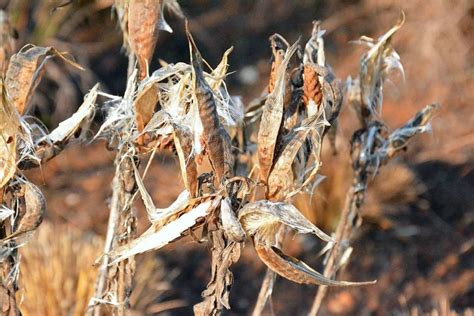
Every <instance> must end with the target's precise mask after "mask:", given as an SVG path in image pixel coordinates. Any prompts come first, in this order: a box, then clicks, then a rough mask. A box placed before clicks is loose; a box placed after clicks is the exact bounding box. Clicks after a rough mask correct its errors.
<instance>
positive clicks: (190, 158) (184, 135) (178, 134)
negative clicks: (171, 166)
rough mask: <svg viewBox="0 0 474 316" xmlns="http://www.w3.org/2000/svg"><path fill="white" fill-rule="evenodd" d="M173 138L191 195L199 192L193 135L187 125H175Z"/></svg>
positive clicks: (182, 173)
mask: <svg viewBox="0 0 474 316" xmlns="http://www.w3.org/2000/svg"><path fill="white" fill-rule="evenodd" d="M173 139H174V144H175V148H176V152H177V154H178V159H179V165H180V169H181V176H182V177H183V181H184V185H185V187H186V190H188V191H189V193H190V194H191V197H196V194H197V185H198V183H197V166H196V161H195V160H194V153H193V135H192V134H191V131H190V130H189V129H188V128H187V127H185V126H179V125H174V126H173Z"/></svg>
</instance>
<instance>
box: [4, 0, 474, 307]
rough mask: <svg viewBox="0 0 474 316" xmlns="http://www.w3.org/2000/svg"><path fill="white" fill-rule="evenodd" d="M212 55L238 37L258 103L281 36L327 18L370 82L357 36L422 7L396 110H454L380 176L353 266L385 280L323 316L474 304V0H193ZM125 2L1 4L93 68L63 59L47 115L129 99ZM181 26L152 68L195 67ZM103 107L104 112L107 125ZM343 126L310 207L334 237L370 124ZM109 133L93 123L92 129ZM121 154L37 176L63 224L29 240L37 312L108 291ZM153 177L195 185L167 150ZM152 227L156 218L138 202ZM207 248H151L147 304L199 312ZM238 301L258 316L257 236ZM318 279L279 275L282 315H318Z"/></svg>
mask: <svg viewBox="0 0 474 316" xmlns="http://www.w3.org/2000/svg"><path fill="white" fill-rule="evenodd" d="M179 3H180V5H181V6H182V9H183V11H184V14H185V16H186V17H187V18H188V19H189V22H190V27H191V30H192V32H193V34H194V37H195V38H196V41H197V43H198V46H199V47H200V49H201V52H202V53H203V56H204V58H205V59H206V60H207V61H208V62H209V63H210V64H211V65H216V64H217V63H218V62H219V60H220V58H221V56H222V54H223V53H224V51H225V50H226V49H227V48H229V47H230V46H233V47H234V51H233V52H232V54H231V55H230V60H229V64H230V72H231V74H230V75H229V76H228V78H227V80H226V82H227V86H228V88H229V90H230V92H231V93H232V94H234V95H241V96H242V97H243V100H244V102H245V104H248V102H249V101H251V100H252V99H253V98H255V97H257V96H259V95H260V93H261V92H262V91H263V89H265V87H266V84H267V79H268V74H269V71H270V56H271V50H270V47H269V43H268V37H269V36H270V35H272V34H273V33H275V32H277V33H280V34H281V35H283V36H284V37H285V38H286V39H288V41H289V42H294V41H296V40H297V39H298V38H299V37H300V36H301V37H302V40H303V41H305V40H306V39H307V38H308V37H309V36H310V33H311V29H312V23H311V22H312V21H313V20H315V19H317V20H321V21H323V23H322V28H323V29H326V30H327V32H326V35H325V46H326V59H327V61H328V62H329V63H330V64H331V65H332V67H333V68H334V71H335V74H336V76H337V77H338V78H340V79H342V80H344V79H346V78H347V77H348V76H352V77H355V76H356V75H357V71H358V67H359V59H360V57H361V56H362V54H363V52H364V48H363V47H360V46H358V45H356V44H352V43H350V41H352V40H357V39H358V38H359V37H360V36H361V35H367V36H371V37H378V36H379V35H381V34H383V33H384V32H385V31H386V30H388V29H389V28H390V27H391V26H392V25H393V24H394V23H395V22H396V21H397V19H398V17H399V15H400V11H401V10H403V11H404V12H405V14H406V17H407V18H406V23H405V25H404V26H403V27H402V29H401V30H400V31H399V32H398V33H397V34H396V36H395V39H394V47H395V49H396V50H397V52H398V53H399V55H400V57H401V61H402V64H403V66H404V69H405V79H403V78H402V77H401V76H399V75H394V76H391V77H390V80H389V82H387V84H386V85H385V89H384V108H383V117H384V119H385V120H386V121H387V122H388V124H389V126H390V127H393V128H395V127H397V126H399V125H400V124H403V123H404V122H405V121H406V120H407V119H409V118H410V117H411V116H412V115H414V114H415V113H416V111H417V110H418V109H420V108H421V107H423V106H424V105H426V104H428V103H431V102H439V103H440V104H441V105H442V107H441V109H440V111H439V112H438V114H437V116H436V117H435V119H434V120H433V130H432V132H431V133H428V134H425V135H422V136H419V137H417V138H416V140H415V141H414V142H413V143H411V145H410V146H409V148H408V150H407V152H405V153H403V154H402V155H400V156H398V157H397V158H396V159H394V160H392V161H391V162H390V163H389V164H388V165H387V166H385V167H383V168H382V169H381V174H380V175H379V176H378V177H377V178H376V179H375V181H374V182H372V183H371V185H370V186H369V196H368V200H367V203H366V205H365V206H364V213H363V218H364V222H363V225H362V227H361V229H360V231H359V234H358V235H357V236H356V239H355V240H354V241H353V245H354V252H353V254H352V257H351V260H350V263H349V264H348V266H347V267H346V268H345V269H343V270H342V271H341V273H340V274H339V278H341V279H347V280H372V279H377V280H378V282H377V284H376V285H374V286H367V287H362V288H352V289H347V288H342V289H331V290H330V291H329V296H328V297H327V299H326V301H325V304H324V308H323V310H322V314H323V315H326V314H330V315H387V314H391V315H402V314H412V315H416V314H417V313H418V314H420V313H430V312H432V311H433V310H442V309H444V310H447V309H451V310H453V311H457V312H459V313H463V312H464V313H469V311H468V308H472V307H474V170H473V167H474V111H473V108H472V107H473V106H474V93H473V91H474V48H473V43H474V3H473V2H472V1H469V0H433V1H429V2H428V1H423V0H411V1H408V0H407V1H395V0H359V1H350V0H335V1H322V0H320V1H318V0H316V1H309V0H298V1H277V0H256V1H244V0H242V1H234V0H222V1H217V0H215V1H211V0H194V1H179ZM112 6H113V0H96V1H93V0H77V1H68V0H63V1H59V0H57V1H56V0H54V1H53V0H43V1H30V0H10V1H5V0H0V8H2V9H4V10H6V11H7V12H8V14H9V16H10V20H11V24H12V26H13V27H14V28H15V29H16V32H17V33H18V39H17V41H16V49H19V48H21V47H22V46H23V45H25V44H26V43H33V44H35V45H40V46H53V47H55V48H57V49H58V50H60V51H68V52H70V53H71V54H72V55H73V56H74V58H75V59H76V60H77V61H78V62H79V63H80V64H81V65H82V66H83V67H84V68H86V71H76V70H74V69H72V68H71V67H68V66H66V65H64V64H63V63H61V62H56V61H54V60H51V61H49V62H48V64H47V66H46V73H45V76H44V77H43V80H42V82H41V84H40V86H39V88H38V90H37V93H36V94H35V96H34V98H33V100H32V105H33V107H32V108H31V109H30V113H29V114H31V115H35V116H37V117H39V118H40V119H41V120H42V121H43V122H44V124H45V125H46V126H48V127H49V128H52V127H55V126H56V125H57V124H58V122H60V121H62V120H64V119H65V118H67V117H68V116H70V115H71V114H72V113H73V112H74V111H75V110H76V109H77V107H78V106H79V105H80V103H81V101H82V96H83V95H84V94H85V93H86V92H87V91H88V90H89V89H90V88H91V87H92V86H93V85H94V83H95V82H101V87H102V89H103V90H105V91H107V92H109V93H113V94H116V95H121V94H123V91H124V88H125V82H126V72H127V58H126V57H125V55H124V52H123V49H122V34H121V31H120V27H119V25H118V22H117V19H116V16H115V14H114V13H113V11H112ZM165 17H166V19H167V21H168V23H169V24H170V25H171V27H172V28H173V30H174V33H173V34H168V33H164V32H162V33H160V36H159V40H158V45H157V49H156V52H155V56H154V57H153V61H152V64H151V67H150V69H151V70H152V71H153V70H155V69H156V68H157V67H159V60H160V59H162V60H164V61H166V62H177V61H184V62H188V60H189V53H188V48H187V41H186V37H185V34H184V21H183V20H179V19H178V18H176V17H174V16H172V15H171V14H169V12H165ZM101 115H102V113H100V112H99V113H98V118H97V124H100V121H101ZM341 115H342V116H341V121H340V125H339V126H340V130H339V132H338V135H337V148H338V151H339V153H338V155H336V156H334V155H332V153H331V150H330V149H329V148H325V150H324V153H323V168H322V170H321V174H322V175H324V176H326V177H327V178H326V180H325V181H323V183H322V184H321V185H320V186H319V187H318V188H317V190H316V192H315V194H314V195H313V197H312V198H307V197H300V198H299V199H298V200H297V206H298V207H299V208H300V209H301V210H302V211H303V212H304V213H305V215H306V216H307V217H308V218H310V219H311V220H312V221H313V222H315V223H316V224H317V225H319V226H320V227H321V228H323V229H324V230H325V231H326V232H332V231H334V229H335V226H336V224H337V221H338V217H339V212H340V210H341V208H342V203H343V200H344V197H345V193H346V190H347V188H348V187H349V185H350V183H349V182H350V175H351V169H350V165H349V153H348V144H349V143H348V142H349V139H350V136H351V135H352V133H353V131H354V130H355V129H356V128H357V123H356V122H357V121H356V116H355V113H354V112H353V111H352V110H351V109H350V108H348V107H344V109H343V112H342V114H341ZM92 132H93V131H91V133H92ZM113 158H114V153H113V152H108V151H107V150H106V149H105V146H104V144H103V143H101V142H96V143H92V144H74V145H72V146H69V147H68V148H67V149H66V150H65V152H64V153H63V154H61V155H60V156H58V157H57V158H55V159H54V160H52V161H50V162H48V163H47V164H45V165H44V166H42V168H40V169H36V170H33V171H30V172H29V173H28V175H27V176H28V177H29V178H30V179H32V180H33V182H35V183H36V184H38V185H39V186H40V187H41V189H42V190H43V191H44V192H45V195H46V199H47V201H48V210H47V212H48V213H47V220H46V222H45V223H43V225H42V226H41V227H40V229H39V232H38V233H37V234H36V235H35V238H33V239H32V241H31V242H30V243H29V244H28V245H27V246H25V247H23V248H22V250H21V253H22V272H21V274H22V276H21V284H20V294H21V300H20V302H21V305H20V307H21V309H22V310H23V311H24V313H25V314H26V315H82V314H83V311H84V308H85V307H86V304H87V302H88V299H89V296H90V295H91V293H92V290H93V280H94V278H95V270H94V268H93V267H92V263H93V262H94V261H95V259H96V258H97V256H98V255H99V254H100V252H101V248H102V243H103V236H104V233H105V230H106V223H107V218H108V209H107V203H108V199H109V197H110V194H111V189H110V181H111V179H112V177H113V172H114V168H113ZM155 160H156V163H154V164H153V165H152V168H151V172H150V174H149V176H147V178H146V181H145V184H146V186H147V188H148V189H149V190H150V191H151V193H152V196H153V199H154V201H155V204H157V206H158V207H164V206H167V205H169V204H170V203H171V202H172V201H174V199H175V198H176V196H177V195H178V194H179V192H181V190H182V188H183V184H182V183H180V182H179V181H176V179H177V178H178V177H179V176H178V175H179V171H178V162H177V160H176V159H174V158H173V157H172V156H171V155H167V154H161V155H159V156H158V157H156V158H155ZM136 207H137V214H138V217H139V230H140V231H143V230H144V229H146V222H147V221H146V217H145V216H144V211H143V206H142V205H141V202H137V205H136ZM285 248H286V251H287V252H288V253H289V254H291V255H294V256H297V257H299V258H301V259H303V260H305V261H306V262H307V263H308V264H310V265H311V266H315V267H317V268H318V269H321V258H318V257H317V256H316V254H317V253H318V252H319V250H320V244H318V243H317V241H316V240H314V238H311V237H305V236H298V237H296V238H295V239H294V240H289V241H288V242H287V243H286V245H285ZM209 270H210V264H209V253H208V251H207V249H206V248H205V246H203V245H199V244H196V243H195V242H193V241H192V240H191V239H184V240H182V241H180V242H178V243H175V244H173V245H172V246H169V247H166V248H164V249H163V250H160V251H159V252H154V253H150V254H147V255H141V256H138V258H137V274H136V282H135V288H134V290H133V294H132V308H133V313H134V314H136V315H153V314H157V313H160V312H162V313H165V314H168V315H188V314H190V313H191V311H192V306H193V304H195V303H197V302H198V301H199V300H200V293H201V291H202V290H203V289H204V288H205V286H206V284H207V281H208V277H209V275H210V271H209ZM233 270H234V272H235V274H234V277H235V283H234V287H233V289H232V292H231V305H232V311H230V312H228V313H226V314H228V315H246V314H249V313H250V312H251V310H252V309H253V305H254V303H255V300H256V297H257V293H258V290H259V287H260V283H261V280H262V279H263V275H264V273H265V266H264V265H263V264H262V263H261V262H260V261H259V260H258V258H257V257H256V254H255V253H254V250H253V248H252V247H246V248H245V249H244V252H243V255H242V258H241V260H240V261H239V262H238V264H236V265H235V267H234V269H233ZM315 292H316V288H315V287H311V286H300V285H296V284H293V283H291V282H289V281H286V280H283V279H278V281H277V283H276V286H275V289H274V295H273V308H274V311H275V313H276V314H277V315H288V314H289V313H292V314H294V315H300V314H304V313H306V312H307V311H308V310H309V308H310V306H311V303H312V300H313V298H314V295H315ZM470 313H471V314H470V315H472V311H471V312H470Z"/></svg>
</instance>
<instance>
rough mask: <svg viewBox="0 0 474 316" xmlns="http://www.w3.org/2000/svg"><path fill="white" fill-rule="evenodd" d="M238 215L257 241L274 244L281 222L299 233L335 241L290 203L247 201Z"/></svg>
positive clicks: (248, 233)
mask: <svg viewBox="0 0 474 316" xmlns="http://www.w3.org/2000/svg"><path fill="white" fill-rule="evenodd" d="M238 217H239V221H240V223H241V224H242V227H243V228H244V230H245V232H246V233H247V235H249V236H254V235H256V238H257V241H259V242H263V243H265V244H274V241H275V234H276V232H277V230H278V226H279V224H285V225H287V226H288V227H290V228H292V229H294V230H295V231H296V232H298V233H303V234H308V233H309V234H314V235H316V236H318V237H319V238H321V239H322V240H324V241H326V242H334V240H333V239H332V238H331V237H330V236H328V235H327V234H326V233H324V232H323V231H322V230H320V229H319V228H318V227H316V226H315V225H314V224H313V223H311V222H310V221H309V220H308V219H306V217H304V216H303V214H301V212H300V211H299V210H298V209H297V208H296V207H294V206H293V205H291V204H288V203H282V202H271V201H267V200H260V201H256V202H251V203H247V204H246V205H245V206H244V207H242V209H240V211H239V214H238Z"/></svg>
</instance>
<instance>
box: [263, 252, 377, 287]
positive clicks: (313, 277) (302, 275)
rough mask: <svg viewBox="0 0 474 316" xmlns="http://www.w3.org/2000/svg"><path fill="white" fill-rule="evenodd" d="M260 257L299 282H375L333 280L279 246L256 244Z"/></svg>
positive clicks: (274, 268) (275, 269)
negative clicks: (285, 252) (284, 251)
mask: <svg viewBox="0 0 474 316" xmlns="http://www.w3.org/2000/svg"><path fill="white" fill-rule="evenodd" d="M255 250H256V251H257V254H258V256H259V258H260V259H261V260H262V261H263V263H265V264H266V265H267V267H269V268H270V269H272V270H273V271H274V272H276V273H278V274H279V275H280V276H282V277H284V278H285V279H288V280H290V281H293V282H295V283H299V284H313V285H328V286H361V285H369V284H374V283H376V281H369V282H347V281H336V280H331V279H329V278H327V277H325V276H324V275H322V274H321V273H319V272H317V271H316V270H314V269H313V268H311V267H310V266H308V265H307V264H306V263H304V262H303V261H300V260H298V259H296V258H293V257H291V256H288V255H286V254H284V253H283V252H282V251H281V250H280V249H278V248H277V247H272V246H268V245H264V244H259V243H256V244H255Z"/></svg>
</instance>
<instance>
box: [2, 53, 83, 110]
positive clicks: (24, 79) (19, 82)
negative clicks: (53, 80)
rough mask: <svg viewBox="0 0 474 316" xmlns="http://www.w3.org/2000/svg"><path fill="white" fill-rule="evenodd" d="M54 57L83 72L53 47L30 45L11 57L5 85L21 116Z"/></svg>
mask: <svg viewBox="0 0 474 316" xmlns="http://www.w3.org/2000/svg"><path fill="white" fill-rule="evenodd" d="M52 56H57V57H59V58H61V59H62V60H63V61H65V62H66V63H68V64H70V65H72V66H74V67H76V68H78V69H81V70H83V68H82V67H81V66H79V65H78V64H77V63H75V62H74V61H72V60H71V59H70V58H69V56H67V55H66V54H65V53H61V52H59V51H57V50H56V49H54V48H52V47H38V46H34V45H32V44H28V45H26V46H24V47H23V48H22V49H21V50H20V51H19V52H18V53H17V54H15V55H13V56H12V57H11V59H10V64H9V65H8V70H7V74H6V79H5V85H6V86H7V88H8V93H9V95H10V97H11V99H12V102H13V104H14V105H15V107H16V109H17V111H18V113H19V114H20V115H23V114H24V113H25V111H26V107H27V106H28V101H29V100H30V98H31V96H32V94H33V91H34V90H35V88H36V86H37V85H38V84H39V82H40V80H41V77H42V75H43V70H44V69H43V66H44V64H45V61H46V60H47V59H48V57H52Z"/></svg>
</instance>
